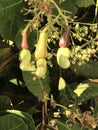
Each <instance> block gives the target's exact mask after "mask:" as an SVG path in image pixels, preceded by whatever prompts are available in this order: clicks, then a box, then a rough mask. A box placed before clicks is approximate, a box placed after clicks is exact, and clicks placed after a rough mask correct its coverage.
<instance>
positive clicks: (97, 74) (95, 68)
mask: <svg viewBox="0 0 98 130" xmlns="http://www.w3.org/2000/svg"><path fill="white" fill-rule="evenodd" d="M71 69H73V70H74V71H75V73H76V74H77V75H80V76H82V77H86V78H92V79H94V78H95V79H97V78H98V61H89V62H88V63H85V64H82V65H78V64H72V65H71Z"/></svg>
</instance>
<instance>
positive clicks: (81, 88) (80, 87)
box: [74, 83, 89, 97]
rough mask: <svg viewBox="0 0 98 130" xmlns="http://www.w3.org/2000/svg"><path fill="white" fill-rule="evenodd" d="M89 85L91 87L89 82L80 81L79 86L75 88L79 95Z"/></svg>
mask: <svg viewBox="0 0 98 130" xmlns="http://www.w3.org/2000/svg"><path fill="white" fill-rule="evenodd" d="M88 87H89V84H87V83H80V84H79V85H78V86H77V88H76V89H75V90H74V92H75V93H76V94H77V96H78V97H79V96H80V95H81V94H82V93H83V92H84V91H85V90H86V89H87V88H88Z"/></svg>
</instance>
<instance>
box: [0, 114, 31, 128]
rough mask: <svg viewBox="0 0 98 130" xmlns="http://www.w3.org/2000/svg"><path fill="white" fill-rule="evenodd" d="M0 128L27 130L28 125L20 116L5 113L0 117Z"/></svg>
mask: <svg viewBox="0 0 98 130" xmlns="http://www.w3.org/2000/svg"><path fill="white" fill-rule="evenodd" d="M0 130H28V126H27V125H26V124H25V122H24V121H23V120H22V119H21V118H19V117H17V116H15V115H12V114H7V115H4V116H1V117H0Z"/></svg>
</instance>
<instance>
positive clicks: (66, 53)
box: [57, 47, 71, 58]
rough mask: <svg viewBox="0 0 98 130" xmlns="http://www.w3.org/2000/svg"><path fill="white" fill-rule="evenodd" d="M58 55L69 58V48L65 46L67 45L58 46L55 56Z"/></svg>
mask: <svg viewBox="0 0 98 130" xmlns="http://www.w3.org/2000/svg"><path fill="white" fill-rule="evenodd" d="M60 55H63V56H65V57H66V58H69V57H70V55H71V52H70V49H69V48H67V47H65V48H64V47H61V48H59V49H58V51H57V57H59V56H60Z"/></svg>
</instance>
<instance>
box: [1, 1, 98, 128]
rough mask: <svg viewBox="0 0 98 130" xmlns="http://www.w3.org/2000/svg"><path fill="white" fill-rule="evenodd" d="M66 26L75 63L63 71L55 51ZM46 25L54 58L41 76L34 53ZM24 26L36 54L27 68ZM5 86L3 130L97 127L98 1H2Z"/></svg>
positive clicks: (71, 58)
mask: <svg viewBox="0 0 98 130" xmlns="http://www.w3.org/2000/svg"><path fill="white" fill-rule="evenodd" d="M67 27H69V28H70V33H69V34H67V35H66V37H67V38H66V37H65V38H66V39H67V40H69V39H68V37H70V40H69V43H68V46H67V47H68V48H69V49H70V51H71V57H70V58H69V60H70V67H69V68H68V69H62V68H60V67H59V65H58V64H57V60H56V54H57V50H58V48H59V47H60V46H59V39H60V37H61V35H62V32H63V30H64V29H66V28H67ZM44 28H47V33H48V38H47V44H48V45H47V48H48V54H49V56H48V57H47V58H46V61H47V72H46V76H45V77H44V78H39V77H37V76H36V75H35V72H36V59H35V57H34V51H35V49H36V43H37V42H38V39H39V34H40V32H41V31H42V30H43V29H44ZM23 30H26V32H27V38H28V46H29V48H28V49H29V50H30V53H31V58H32V60H31V64H30V65H29V67H28V68H27V69H26V70H25V71H22V70H21V69H20V67H19V65H20V59H19V54H20V51H21V50H22V48H21V41H22V31H23ZM65 34H66V33H65ZM68 35H69V36H68ZM60 79H61V80H60ZM0 84H1V87H0V129H1V130H11V129H15V130H21V129H24V130H76V129H78V130H81V129H82V130H88V129H90V130H97V129H98V0H56V1H54V0H24V1H23V0H15V1H13V0H5V1H4V0H0Z"/></svg>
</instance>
